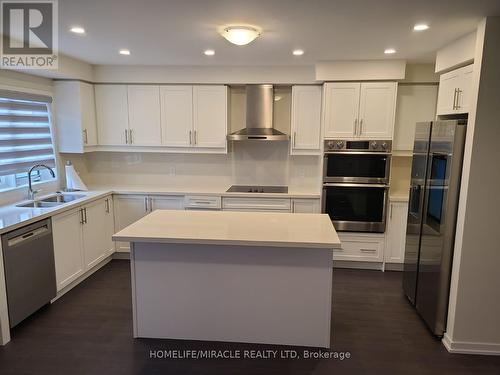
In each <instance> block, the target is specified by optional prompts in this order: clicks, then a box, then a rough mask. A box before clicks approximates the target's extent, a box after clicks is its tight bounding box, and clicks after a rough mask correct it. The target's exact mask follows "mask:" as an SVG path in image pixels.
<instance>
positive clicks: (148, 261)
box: [113, 210, 340, 348]
mask: <svg viewBox="0 0 500 375" xmlns="http://www.w3.org/2000/svg"><path fill="white" fill-rule="evenodd" d="M113 239H114V240H115V241H126V242H130V243H131V254H130V260H131V271H132V273H131V276H132V302H133V332H134V337H140V338H165V339H188V340H208V341H231V342H247V343H264V344H282V345H299V346H311V347H325V348H326V347H329V346H330V321H331V306H332V301H331V289H332V255H333V249H334V248H338V247H340V240H339V238H338V236H337V233H336V231H335V229H334V228H333V225H332V223H331V221H330V219H329V217H328V215H321V214H297V213H294V214H288V213H269V212H222V211H212V212H210V211H169V210H157V211H154V212H153V213H151V214H150V215H148V216H146V217H144V218H142V219H141V220H139V221H137V222H135V223H134V224H132V225H130V226H129V227H127V228H125V229H123V230H122V231H120V232H119V233H117V234H115V235H114V236H113Z"/></svg>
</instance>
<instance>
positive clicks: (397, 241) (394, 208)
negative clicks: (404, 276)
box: [384, 202, 408, 263]
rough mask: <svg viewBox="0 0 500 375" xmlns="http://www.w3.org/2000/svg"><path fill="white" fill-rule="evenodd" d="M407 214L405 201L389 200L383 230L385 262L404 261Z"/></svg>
mask: <svg viewBox="0 0 500 375" xmlns="http://www.w3.org/2000/svg"><path fill="white" fill-rule="evenodd" d="M407 214H408V203H407V202H390V204H389V215H388V217H387V230H386V232H385V235H386V238H385V241H386V247H385V252H384V260H385V262H386V263H403V262H404V255H405V242H406V219H407Z"/></svg>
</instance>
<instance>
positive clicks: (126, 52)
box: [119, 49, 130, 56]
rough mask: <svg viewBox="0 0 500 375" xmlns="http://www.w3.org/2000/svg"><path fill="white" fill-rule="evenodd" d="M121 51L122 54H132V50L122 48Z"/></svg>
mask: <svg viewBox="0 0 500 375" xmlns="http://www.w3.org/2000/svg"><path fill="white" fill-rule="evenodd" d="M119 53H120V55H125V56H128V55H130V51H129V50H128V49H121V50H120V51H119Z"/></svg>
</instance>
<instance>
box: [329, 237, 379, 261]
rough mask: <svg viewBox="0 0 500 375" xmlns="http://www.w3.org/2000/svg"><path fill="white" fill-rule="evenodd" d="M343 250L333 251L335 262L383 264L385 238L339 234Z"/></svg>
mask: <svg viewBox="0 0 500 375" xmlns="http://www.w3.org/2000/svg"><path fill="white" fill-rule="evenodd" d="M339 238H340V242H341V243H342V245H341V248H339V249H334V250H333V259H334V260H350V261H363V262H382V260H383V249H384V237H383V235H382V236H375V235H364V234H354V233H339Z"/></svg>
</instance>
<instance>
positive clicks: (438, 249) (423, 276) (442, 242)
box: [403, 120, 467, 336]
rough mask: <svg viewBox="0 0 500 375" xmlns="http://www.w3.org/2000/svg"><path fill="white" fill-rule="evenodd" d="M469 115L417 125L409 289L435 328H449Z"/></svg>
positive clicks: (409, 227) (408, 246)
mask: <svg viewBox="0 0 500 375" xmlns="http://www.w3.org/2000/svg"><path fill="white" fill-rule="evenodd" d="M466 125H467V121H466V120H453V121H434V122H424V123H418V124H417V125H416V130H415V143H414V147H413V161H412V170H411V184H410V195H409V203H408V224H407V229H406V248H405V262H404V273H403V289H404V292H405V294H406V296H407V297H408V299H409V300H410V302H411V303H412V304H413V305H414V306H415V308H416V309H417V311H418V313H419V314H420V316H421V317H422V318H423V319H424V321H425V322H426V324H427V325H428V327H429V328H430V330H431V331H432V333H433V334H434V335H436V336H442V335H443V333H444V331H445V329H446V319H447V312H448V298H449V290H450V278H451V266H452V260H453V247H454V242H455V227H456V221H457V208H458V198H459V193H460V179H461V174H462V161H463V152H464V144H465V134H466Z"/></svg>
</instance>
